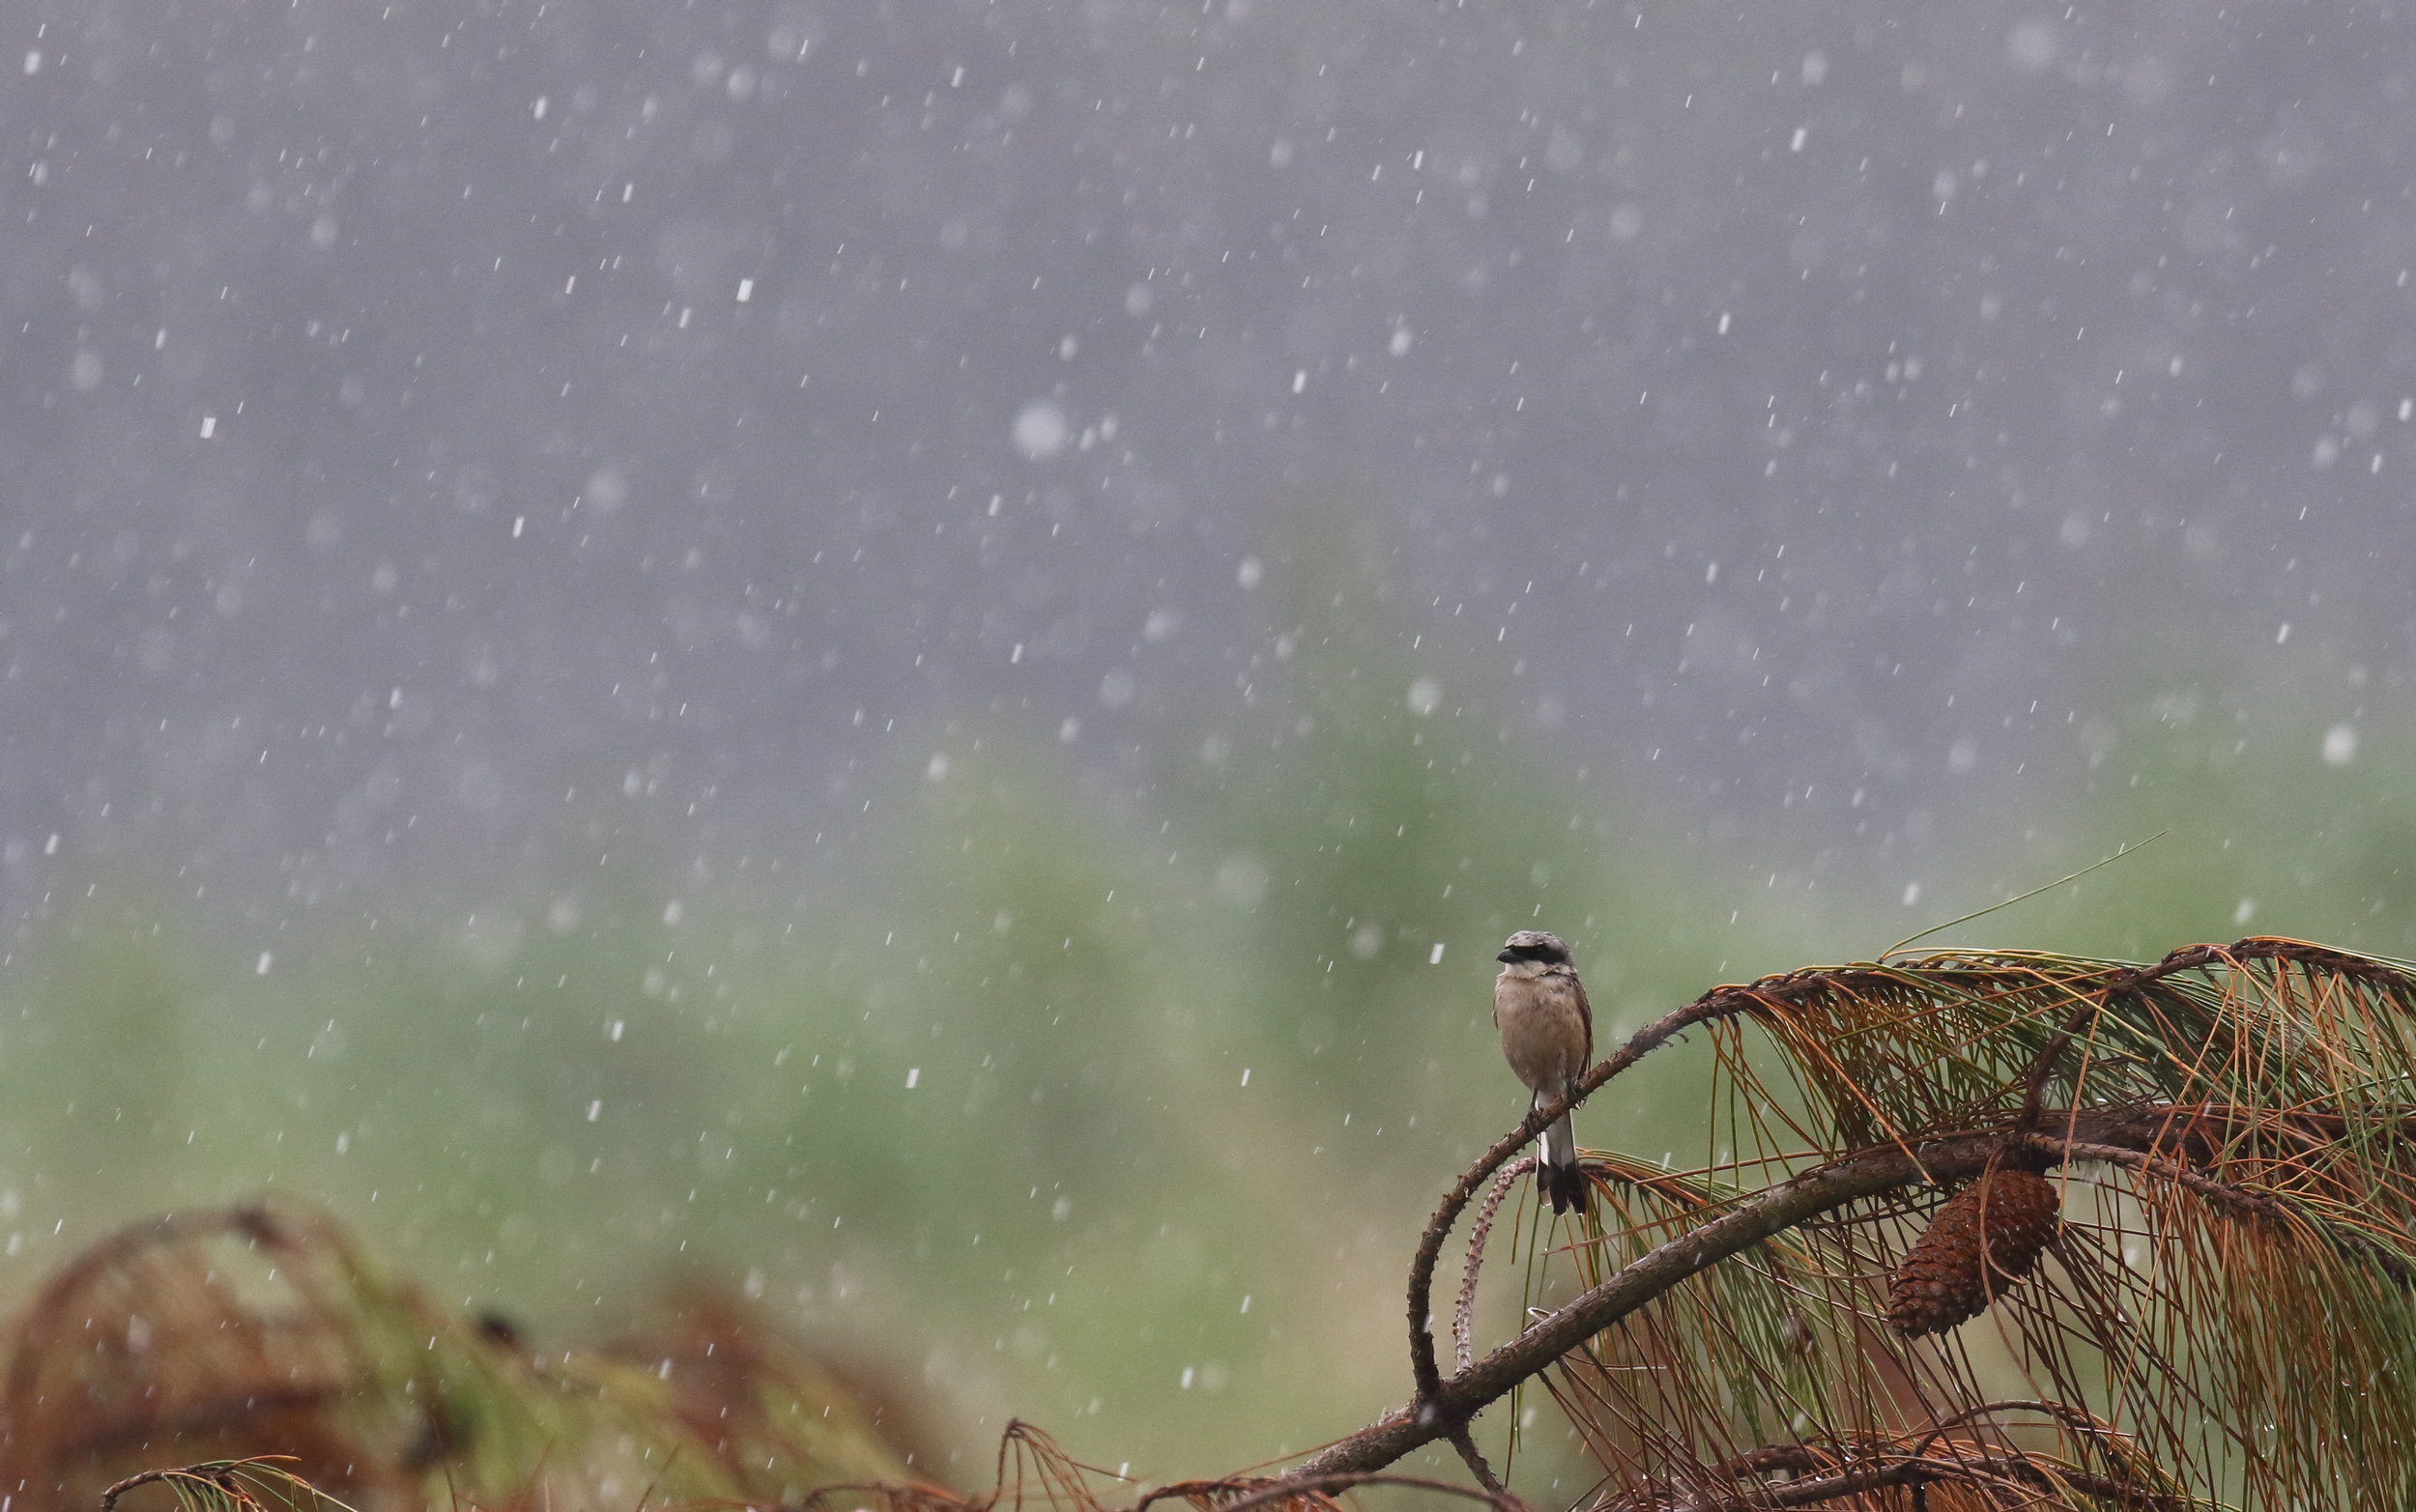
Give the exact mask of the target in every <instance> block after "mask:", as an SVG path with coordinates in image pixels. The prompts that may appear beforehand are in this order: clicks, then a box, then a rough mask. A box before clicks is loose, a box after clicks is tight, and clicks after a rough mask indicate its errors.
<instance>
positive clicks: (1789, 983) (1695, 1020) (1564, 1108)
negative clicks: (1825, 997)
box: [1409, 965, 1898, 1413]
mask: <svg viewBox="0 0 2416 1512" xmlns="http://www.w3.org/2000/svg"><path fill="white" fill-rule="evenodd" d="M1897 975H1898V974H1897V973H1896V972H1894V971H1892V970H1890V969H1888V968H1885V967H1881V966H1870V965H1863V966H1831V967H1824V968H1821V969H1818V970H1813V971H1797V972H1789V973H1787V974H1786V975H1784V976H1776V977H1765V978H1763V979H1762V980H1761V981H1759V982H1755V983H1753V984H1750V985H1746V986H1726V987H1713V988H1712V989H1711V991H1709V992H1706V993H1704V994H1703V995H1702V996H1701V997H1699V998H1696V999H1695V1000H1694V1001H1693V1002H1691V1003H1688V1004H1687V1005H1685V1006H1684V1007H1683V1008H1679V1009H1675V1010H1672V1011H1671V1012H1669V1013H1664V1014H1662V1015H1661V1016H1660V1017H1659V1018H1656V1019H1654V1021H1653V1022H1651V1023H1649V1024H1647V1025H1645V1026H1644V1027H1643V1028H1642V1029H1639V1030H1637V1031H1636V1032H1635V1033H1634V1034H1632V1035H1630V1036H1628V1037H1627V1042H1626V1043H1625V1044H1624V1045H1621V1046H1620V1047H1619V1049H1618V1051H1617V1052H1616V1053H1615V1054H1613V1055H1612V1056H1611V1057H1610V1059H1608V1060H1606V1061H1602V1062H1599V1063H1598V1064H1596V1066H1595V1068H1594V1069H1593V1070H1590V1071H1588V1072H1586V1073H1585V1074H1584V1075H1583V1076H1581V1077H1579V1078H1578V1079H1577V1083H1576V1085H1575V1086H1574V1087H1572V1088H1570V1089H1569V1093H1568V1097H1566V1098H1553V1099H1552V1100H1551V1101H1549V1102H1546V1103H1542V1104H1540V1105H1539V1106H1537V1107H1535V1108H1533V1109H1531V1110H1530V1111H1529V1112H1528V1114H1527V1116H1526V1117H1525V1118H1523V1119H1521V1120H1519V1122H1518V1125H1517V1127H1514V1128H1512V1129H1511V1130H1510V1132H1509V1133H1507V1134H1504V1135H1503V1136H1502V1137H1501V1138H1499V1139H1497V1140H1495V1141H1494V1142H1493V1145H1492V1148H1490V1149H1488V1150H1486V1151H1485V1153H1484V1154H1483V1155H1479V1156H1478V1157H1477V1163H1476V1164H1474V1165H1472V1166H1470V1167H1469V1168H1468V1169H1467V1170H1466V1171H1464V1172H1462V1173H1460V1178H1459V1180H1458V1181H1457V1182H1455V1183H1453V1184H1452V1189H1451V1190H1450V1191H1449V1192H1446V1193H1445V1194H1444V1196H1443V1201H1442V1203H1441V1204H1440V1205H1439V1206H1437V1207H1436V1209H1435V1210H1434V1216H1433V1217H1431V1218H1429V1219H1427V1220H1426V1228H1425V1232H1424V1234H1421V1235H1420V1236H1419V1238H1418V1252H1417V1254H1416V1255H1414V1256H1413V1257H1411V1259H1410V1263H1409V1368H1410V1374H1411V1376H1412V1378H1413V1379H1414V1380H1415V1382H1416V1383H1417V1394H1418V1401H1419V1402H1420V1403H1421V1404H1422V1407H1423V1410H1424V1411H1425V1412H1429V1413H1431V1412H1437V1411H1440V1410H1441V1409H1442V1404H1441V1402H1440V1401H1439V1400H1438V1399H1437V1397H1436V1394H1435V1391H1436V1387H1437V1386H1439V1385H1440V1384H1442V1382H1441V1372H1440V1371H1439V1370H1438V1369H1437V1368H1436V1365H1435V1357H1434V1268H1435V1266H1436V1264H1437V1263H1438V1262H1439V1261H1440V1260H1441V1259H1442V1256H1443V1244H1444V1241H1446V1240H1447V1239H1449V1238H1450V1237H1451V1233H1452V1225H1454V1224H1456V1223H1457V1222H1458V1221H1459V1215H1460V1214H1461V1213H1462V1212H1466V1211H1467V1210H1468V1204H1469V1203H1470V1202H1472V1201H1474V1200H1475V1198H1476V1195H1477V1192H1478V1190H1479V1189H1480V1188H1481V1187H1482V1186H1483V1185H1484V1184H1485V1180H1486V1179H1487V1178H1488V1177H1490V1176H1492V1174H1493V1173H1494V1172H1495V1171H1497V1170H1499V1169H1501V1166H1502V1162H1504V1161H1505V1160H1508V1159H1509V1158H1510V1156H1511V1155H1516V1154H1517V1153H1518V1152H1519V1151H1520V1150H1522V1149H1524V1148H1525V1147H1526V1146H1527V1144H1528V1143H1529V1142H1530V1141H1531V1140H1533V1139H1534V1138H1535V1137H1536V1135H1538V1134H1539V1133H1541V1132H1542V1131H1543V1130H1544V1129H1546V1128H1548V1127H1551V1125H1552V1123H1553V1121H1554V1120H1556V1119H1558V1118H1559V1117H1560V1116H1561V1115H1562V1114H1564V1113H1566V1112H1568V1110H1569V1109H1571V1108H1574V1107H1575V1106H1577V1105H1578V1104H1579V1103H1581V1102H1583V1101H1585V1100H1586V1098H1590V1097H1592V1096H1594V1095H1595V1094H1596V1092H1598V1091H1600V1090H1601V1089H1602V1085H1603V1083H1605V1082H1607V1081H1609V1080H1610V1079H1611V1078H1612V1077H1614V1076H1616V1075H1618V1074H1619V1073H1620V1072H1622V1071H1624V1070H1627V1068H1629V1067H1631V1066H1633V1065H1635V1064H1636V1063H1637V1062H1638V1061H1640V1060H1643V1059H1644V1058H1645V1057H1646V1056H1647V1055H1650V1054H1652V1053H1653V1052H1654V1050H1657V1049H1659V1048H1660V1047H1661V1046H1662V1045H1664V1044H1667V1043H1668V1042H1669V1041H1671V1040H1673V1039H1675V1038H1677V1036H1678V1035H1680V1034H1681V1033H1683V1031H1685V1030H1688V1029H1692V1028H1694V1027H1696V1026H1697V1025H1699V1024H1707V1023H1711V1022H1713V1021H1714V1020H1717V1019H1722V1018H1728V1017H1733V1016H1734V1015H1736V1014H1738V1013H1751V1012H1753V1011H1755V1010H1757V1009H1759V1010H1765V1011H1767V1010H1769V1009H1773V1008H1776V1007H1778V1006H1780V1005H1781V1004H1783V1003H1786V1002H1787V1001H1789V1000H1790V999H1794V998H1800V997H1807V996H1810V995H1812V994H1813V993H1815V992H1820V991H1828V990H1832V989H1834V988H1836V987H1838V986H1840V985H1842V984H1851V983H1853V982H1855V980H1857V979H1865V978H1867V979H1870V980H1872V981H1875V982H1876V981H1882V980H1884V981H1894V980H1896V979H1897Z"/></svg>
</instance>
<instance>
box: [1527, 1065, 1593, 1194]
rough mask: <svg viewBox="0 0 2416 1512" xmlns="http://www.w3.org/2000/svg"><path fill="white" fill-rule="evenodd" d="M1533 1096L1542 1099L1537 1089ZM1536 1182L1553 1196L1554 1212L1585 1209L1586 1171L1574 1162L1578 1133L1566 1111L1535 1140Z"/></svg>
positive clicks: (1575, 1160) (1538, 1099)
mask: <svg viewBox="0 0 2416 1512" xmlns="http://www.w3.org/2000/svg"><path fill="white" fill-rule="evenodd" d="M1536 1100H1537V1101H1539V1102H1540V1101H1542V1100H1543V1098H1542V1095H1541V1094H1540V1093H1539V1094H1537V1097H1536ZM1536 1184H1537V1185H1539V1186H1541V1187H1542V1188H1543V1194H1544V1195H1545V1196H1546V1197H1549V1198H1550V1199H1552V1211H1553V1212H1568V1211H1569V1210H1570V1209H1571V1208H1574V1209H1575V1210H1577V1212H1580V1213H1583V1212H1585V1211H1586V1173H1585V1171H1584V1169H1583V1168H1582V1167H1580V1166H1579V1165H1578V1163H1577V1133H1576V1130H1575V1129H1574V1128H1572V1127H1570V1125H1569V1121H1568V1114H1566V1113H1564V1114H1562V1115H1561V1116H1560V1118H1559V1120H1558V1121H1557V1122H1555V1123H1554V1124H1553V1125H1552V1127H1550V1128H1547V1129H1545V1130H1544V1131H1543V1132H1542V1134H1541V1135H1539V1137H1538V1138H1537V1140H1536Z"/></svg>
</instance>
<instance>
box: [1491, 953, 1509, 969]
mask: <svg viewBox="0 0 2416 1512" xmlns="http://www.w3.org/2000/svg"><path fill="white" fill-rule="evenodd" d="M1493 958H1494V959H1495V960H1498V961H1500V962H1501V963H1502V964H1503V965H1505V966H1507V965H1509V964H1510V952H1508V951H1504V952H1503V953H1502V954H1501V955H1499V956H1494V957H1493Z"/></svg>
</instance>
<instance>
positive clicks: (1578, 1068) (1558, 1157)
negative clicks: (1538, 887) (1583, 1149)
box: [1493, 929, 1594, 1212]
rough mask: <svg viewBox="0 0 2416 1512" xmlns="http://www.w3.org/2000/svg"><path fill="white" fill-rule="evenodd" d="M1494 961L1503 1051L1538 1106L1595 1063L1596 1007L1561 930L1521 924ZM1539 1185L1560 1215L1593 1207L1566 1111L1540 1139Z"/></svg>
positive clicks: (1497, 1022) (1532, 1104)
mask: <svg viewBox="0 0 2416 1512" xmlns="http://www.w3.org/2000/svg"><path fill="white" fill-rule="evenodd" d="M1494 959H1496V960H1498V961H1500V962H1501V963H1502V974H1501V975H1500V976H1498V977H1496V978H1494V979H1493V1026H1494V1027H1495V1028H1496V1029H1499V1030H1501V1031H1502V1055H1503V1057H1504V1058H1505V1059H1507V1060H1508V1061H1509V1062H1510V1070H1513V1071H1515V1072H1517V1073H1518V1079H1519V1080H1520V1081H1522V1082H1525V1083H1526V1084H1527V1086H1528V1088H1529V1090H1531V1091H1532V1092H1533V1093H1534V1094H1535V1096H1534V1098H1532V1099H1531V1100H1530V1101H1529V1102H1528V1107H1529V1109H1530V1110H1532V1109H1535V1108H1539V1107H1541V1106H1543V1104H1544V1103H1546V1102H1548V1101H1550V1100H1551V1099H1552V1098H1557V1097H1559V1096H1561V1095H1562V1094H1563V1093H1566V1092H1568V1090H1569V1088H1570V1087H1572V1086H1573V1085H1575V1083H1576V1081H1577V1078H1578V1077H1580V1076H1582V1075H1584V1074H1585V1072H1586V1068H1587V1067H1588V1066H1590V1065H1592V1064H1593V1063H1594V1010H1593V1008H1592V1007H1591V1006H1590V1005H1589V1004H1588V1003H1587V1002H1586V987H1585V984H1584V983H1582V982H1579V981H1578V980H1577V966H1576V963H1575V962H1573V961H1571V960H1570V959H1569V958H1568V946H1567V945H1565V944H1563V943H1562V942H1561V937H1560V936H1559V935H1557V934H1546V933H1545V932H1543V931H1542V930H1540V929H1521V930H1519V931H1518V932H1517V933H1516V934H1513V935H1511V936H1510V942H1509V943H1508V944H1506V945H1504V946H1503V947H1502V954H1501V955H1499V956H1495V957H1494ZM1536 1182H1537V1184H1539V1185H1540V1186H1541V1187H1542V1188H1543V1191H1544V1195H1545V1196H1547V1197H1550V1198H1551V1199H1552V1211H1553V1212H1568V1210H1569V1209H1571V1208H1574V1209H1576V1210H1577V1211H1578V1212H1585V1211H1586V1179H1585V1176H1584V1174H1583V1173H1582V1172H1580V1171H1579V1170H1578V1168H1577V1136H1576V1133H1575V1132H1574V1131H1573V1130H1572V1129H1571V1128H1570V1127H1569V1122H1568V1114H1566V1113H1564V1114H1562V1115H1561V1116H1560V1118H1559V1119H1558V1120H1557V1121H1556V1122H1555V1123H1554V1124H1553V1125H1552V1127H1550V1128H1547V1129H1545V1130H1544V1131H1543V1133H1542V1134H1541V1135H1540V1136H1539V1137H1538V1139H1537V1140H1536Z"/></svg>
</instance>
